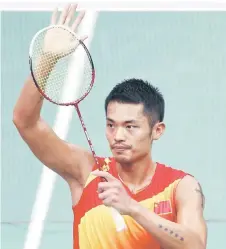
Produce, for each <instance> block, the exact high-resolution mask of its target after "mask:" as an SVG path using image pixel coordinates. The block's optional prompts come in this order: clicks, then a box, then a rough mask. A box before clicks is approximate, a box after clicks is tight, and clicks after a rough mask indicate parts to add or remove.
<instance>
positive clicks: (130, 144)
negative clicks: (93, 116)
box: [106, 102, 152, 164]
mask: <svg viewBox="0 0 226 249" xmlns="http://www.w3.org/2000/svg"><path fill="white" fill-rule="evenodd" d="M106 122H107V126H106V137H107V140H108V142H109V145H110V148H111V151H112V154H113V156H114V158H115V159H116V161H117V162H119V163H126V164H130V163H133V162H135V161H137V160H139V159H141V158H143V157H145V156H147V155H148V154H149V152H150V148H151V143H152V136H151V130H150V125H149V121H148V117H147V116H146V115H145V114H144V112H143V104H125V103H118V102H110V103H109V104H108V107H107V117H106Z"/></svg>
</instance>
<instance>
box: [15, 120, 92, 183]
mask: <svg viewBox="0 0 226 249" xmlns="http://www.w3.org/2000/svg"><path fill="white" fill-rule="evenodd" d="M18 130H19V132H20V134H21V136H22V138H23V139H24V141H25V142H26V143H27V144H28V146H29V148H30V149H31V151H32V152H33V154H34V155H35V156H36V157H37V158H38V159H39V160H40V161H41V162H42V163H43V164H44V165H46V166H47V167H48V168H50V169H51V170H53V171H54V172H56V173H57V174H59V175H60V176H62V177H63V178H64V179H65V180H66V181H68V182H69V181H71V180H76V181H78V183H80V184H81V185H82V184H84V183H85V181H86V179H87V177H88V175H89V173H90V172H91V170H92V167H93V165H94V159H93V157H92V155H91V153H90V152H89V151H86V150H85V149H83V148H81V147H79V146H76V145H72V144H69V143H67V142H65V141H63V140H62V139H60V138H59V137H58V136H57V135H56V134H55V132H54V131H53V130H52V129H51V128H50V127H49V126H48V125H47V124H46V123H45V121H43V120H42V119H40V120H39V121H38V122H37V123H36V124H35V125H34V126H33V127H30V128H25V129H21V130H20V129H18Z"/></svg>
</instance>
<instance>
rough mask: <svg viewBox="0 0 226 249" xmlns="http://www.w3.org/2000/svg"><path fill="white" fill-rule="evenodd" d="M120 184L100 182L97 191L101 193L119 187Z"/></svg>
mask: <svg viewBox="0 0 226 249" xmlns="http://www.w3.org/2000/svg"><path fill="white" fill-rule="evenodd" d="M119 188H120V185H119V184H118V182H100V183H99V184H98V187H97V192H98V193H101V192H103V191H106V190H108V189H119Z"/></svg>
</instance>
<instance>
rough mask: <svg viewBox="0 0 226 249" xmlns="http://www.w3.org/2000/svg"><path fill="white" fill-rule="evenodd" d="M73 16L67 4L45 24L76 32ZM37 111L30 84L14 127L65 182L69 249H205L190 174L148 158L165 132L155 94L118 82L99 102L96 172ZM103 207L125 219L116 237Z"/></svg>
mask: <svg viewBox="0 0 226 249" xmlns="http://www.w3.org/2000/svg"><path fill="white" fill-rule="evenodd" d="M75 11H76V5H68V6H67V7H66V8H65V9H64V10H63V11H62V13H61V14H58V13H57V12H56V11H55V12H54V13H53V16H52V19H51V23H52V24H60V25H66V26H69V25H73V28H76V27H78V26H79V24H80V23H81V21H82V19H83V17H84V12H82V13H80V14H79V15H78V17H77V19H76V20H75V22H74V23H72V24H71V19H72V17H73V15H74V13H75ZM57 14H58V15H59V16H57ZM43 66H44V65H43ZM45 70H46V68H45ZM42 104H43V98H42V97H41V96H40V94H39V92H38V90H37V88H36V86H35V84H34V83H33V81H32V78H31V77H28V79H27V80H26V82H25V85H24V87H23V89H22V92H21V94H20V96H19V99H18V101H17V103H16V105H15V108H14V113H13V121H14V124H15V126H16V128H17V129H18V131H19V133H20V135H21V137H22V138H23V140H24V141H25V142H26V143H27V144H28V146H29V147H30V149H31V151H32V152H33V154H34V155H35V156H36V157H37V158H38V159H39V160H40V161H41V162H42V163H43V164H44V165H46V166H47V167H49V168H50V169H51V170H53V171H54V172H56V173H57V174H59V175H60V176H61V177H62V178H63V179H64V180H65V181H66V182H67V183H68V186H69V189H70V191H71V196H72V205H73V208H72V210H73V213H74V222H73V241H74V247H73V249H79V248H80V249H91V248H92V249H110V248H115V249H122V248H123V249H150V248H151V249H160V248H164V249H205V248H206V238H207V229H206V223H205V220H204V217H203V209H204V195H203V193H202V189H201V186H200V184H199V183H198V181H197V180H196V179H195V178H194V177H193V176H191V175H190V174H188V173H186V172H184V171H182V170H178V169H174V168H172V167H169V166H168V165H165V164H163V163H159V162H154V161H153V159H152V150H151V148H152V144H153V141H155V140H158V139H159V138H160V137H161V136H162V135H163V133H164V130H165V124H164V122H163V119H164V98H163V96H162V94H161V93H160V91H159V90H158V89H157V88H155V87H154V86H152V85H151V84H149V83H148V82H145V81H143V80H141V79H128V80H125V81H122V82H116V86H115V87H114V88H113V89H112V91H111V92H110V93H109V95H108V96H107V97H106V100H105V109H106V138H107V140H108V143H109V146H110V149H111V151H112V155H111V156H110V157H104V156H101V157H98V160H99V163H100V165H101V168H102V170H101V171H99V170H97V166H96V165H95V160H94V159H93V156H92V154H91V152H90V151H87V150H85V149H83V148H81V147H80V146H79V145H74V144H69V143H67V142H66V141H62V140H61V139H60V138H59V137H57V135H56V134H55V133H54V131H53V130H52V129H51V128H50V127H49V126H48V125H47V123H46V122H45V120H43V119H42V118H41V116H40V112H41V109H42ZM97 111H98V110H97ZM103 139H104V138H103ZM169 149H170V148H169ZM175 156H177V155H176V152H175ZM181 164H183V162H181ZM101 177H104V178H106V179H107V181H106V182H103V181H101V179H102V178H101ZM108 207H114V208H115V209H117V210H118V211H119V212H120V213H121V214H122V215H123V217H124V220H125V222H126V225H127V228H126V229H125V230H123V231H121V232H117V231H116V229H115V224H114V221H113V219H112V215H111V211H110V210H111V209H110V208H108Z"/></svg>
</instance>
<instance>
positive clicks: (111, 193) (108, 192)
mask: <svg viewBox="0 0 226 249" xmlns="http://www.w3.org/2000/svg"><path fill="white" fill-rule="evenodd" d="M109 196H111V197H112V198H113V199H114V200H116V197H117V196H118V191H117V190H116V189H112V188H111V189H108V190H106V191H104V192H102V193H99V194H98V197H99V198H100V199H101V200H102V201H103V200H105V199H107V198H108V197H109Z"/></svg>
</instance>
